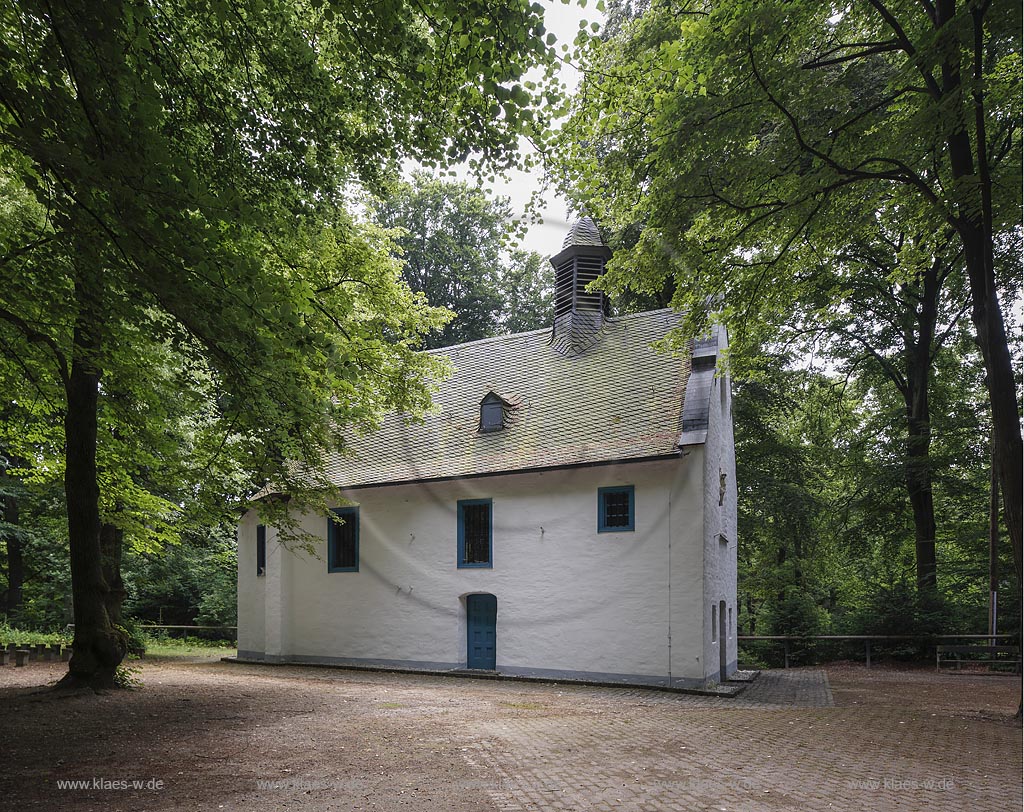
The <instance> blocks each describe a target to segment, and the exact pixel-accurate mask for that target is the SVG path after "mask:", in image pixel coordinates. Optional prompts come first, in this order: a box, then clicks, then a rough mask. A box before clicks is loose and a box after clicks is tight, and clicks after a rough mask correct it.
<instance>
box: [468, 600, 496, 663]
mask: <svg viewBox="0 0 1024 812" xmlns="http://www.w3.org/2000/svg"><path fill="white" fill-rule="evenodd" d="M497 620H498V599H497V598H496V597H495V596H494V595H490V594H487V593H480V594H475V595H467V596H466V630H467V634H468V636H467V639H466V668H478V669H481V670H484V671H494V670H495V669H496V667H497Z"/></svg>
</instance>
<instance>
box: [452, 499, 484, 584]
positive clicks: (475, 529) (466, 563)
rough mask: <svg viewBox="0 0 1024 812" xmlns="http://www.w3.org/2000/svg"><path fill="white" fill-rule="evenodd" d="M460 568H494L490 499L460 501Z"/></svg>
mask: <svg viewBox="0 0 1024 812" xmlns="http://www.w3.org/2000/svg"><path fill="white" fill-rule="evenodd" d="M458 511H459V561H458V565H459V568H460V569H461V568H464V567H490V566H492V563H491V562H492V559H491V552H492V549H491V547H492V538H493V533H492V528H491V500H490V499H462V500H460V501H459V507H458Z"/></svg>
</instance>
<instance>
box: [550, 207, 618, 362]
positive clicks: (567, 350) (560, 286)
mask: <svg viewBox="0 0 1024 812" xmlns="http://www.w3.org/2000/svg"><path fill="white" fill-rule="evenodd" d="M611 255H612V252H611V249H609V248H608V246H607V245H605V244H604V242H603V241H602V239H601V234H600V232H599V231H598V229H597V224H596V223H595V222H594V221H593V220H592V219H591V218H589V217H582V218H580V219H579V220H577V221H576V222H575V223H574V224H573V226H572V228H571V229H570V230H569V234H568V235H567V236H566V238H565V241H564V242H563V243H562V250H561V251H560V252H559V253H558V254H557V255H555V256H554V257H552V258H551V264H552V265H553V266H554V269H555V323H554V327H553V329H552V334H551V344H552V346H553V347H554V348H555V350H556V351H558V352H560V353H561V354H563V355H567V356H572V355H578V354H580V353H581V352H583V351H585V350H586V349H587V348H589V347H591V346H593V345H594V344H595V343H596V342H597V340H598V338H599V337H600V332H601V328H602V327H603V326H604V321H605V317H606V316H607V315H608V300H607V297H606V296H605V295H604V293H603V292H601V291H593V292H592V291H588V290H587V286H588V285H589V284H590V283H591V282H593V281H594V280H595V279H597V277H599V276H600V275H601V274H603V273H604V268H605V263H606V262H607V261H608V259H609V258H610V257H611Z"/></svg>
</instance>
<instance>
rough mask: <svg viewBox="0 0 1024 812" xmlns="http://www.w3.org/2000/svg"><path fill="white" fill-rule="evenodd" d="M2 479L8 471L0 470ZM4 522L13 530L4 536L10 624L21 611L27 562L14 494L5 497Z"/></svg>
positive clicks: (7, 606)
mask: <svg viewBox="0 0 1024 812" xmlns="http://www.w3.org/2000/svg"><path fill="white" fill-rule="evenodd" d="M0 479H7V480H8V481H10V477H9V476H8V475H7V471H6V470H5V469H3V468H0ZM3 511H4V522H5V523H6V524H8V525H10V526H11V529H10V530H8V531H7V532H6V533H5V534H4V540H5V542H6V544H7V596H6V600H5V610H6V613H7V621H8V623H11V622H14V621H16V620H17V616H18V612H19V611H20V610H21V601H22V586H23V585H24V583H25V561H24V558H23V557H22V551H21V535H20V531H19V530H18V523H19V516H18V498H17V497H16V496H14V495H13V494H12V493H6V494H5V495H4V503H3Z"/></svg>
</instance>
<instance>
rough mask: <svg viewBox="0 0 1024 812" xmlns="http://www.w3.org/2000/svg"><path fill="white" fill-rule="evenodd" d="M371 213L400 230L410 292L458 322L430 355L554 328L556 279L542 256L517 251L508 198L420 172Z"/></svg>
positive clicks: (432, 339)
mask: <svg viewBox="0 0 1024 812" xmlns="http://www.w3.org/2000/svg"><path fill="white" fill-rule="evenodd" d="M371 208H372V210H373V216H374V220H375V221H376V222H378V223H380V224H381V225H383V226H386V227H387V228H389V229H394V230H395V242H396V244H397V246H398V248H400V249H401V252H400V254H399V258H400V259H401V260H402V276H403V278H404V279H405V281H406V283H407V284H408V285H409V287H410V288H412V289H413V290H414V291H419V292H421V293H423V295H424V296H426V297H427V301H428V302H429V303H430V304H432V305H434V306H436V307H445V308H448V309H449V310H451V311H452V312H453V313H454V314H455V316H454V318H453V319H452V320H451V321H450V322H448V323H447V324H445V325H444V327H443V328H442V329H441V330H440V331H439V332H437V333H435V334H433V335H430V336H428V337H427V340H426V345H427V346H428V347H448V346H451V345H452V344H459V343H461V342H464V341H475V340H476V339H478V338H487V337H488V336H493V335H497V334H498V333H500V332H509V333H517V332H523V331H526V330H532V329H535V328H540V327H543V326H545V325H546V324H548V323H550V321H551V319H550V317H549V313H548V311H549V310H550V308H551V296H552V291H553V288H554V278H553V275H552V274H551V273H550V272H549V269H546V268H545V267H544V266H545V265H547V263H544V262H542V260H541V256H540V255H539V254H538V253H537V252H535V251H533V252H526V251H511V250H510V249H509V243H510V240H511V237H512V234H513V231H514V228H515V224H514V221H513V215H512V208H511V205H510V203H509V200H508V198H502V197H498V198H491V197H489V196H488V195H487V194H486V193H485V192H484V190H483V189H481V188H479V187H476V186H473V185H471V184H469V183H466V182H465V181H453V180H445V179H442V178H435V177H433V176H431V175H430V174H429V173H427V172H423V171H418V172H414V173H413V175H412V177H411V178H410V179H409V180H408V181H403V182H401V183H397V184H395V185H394V186H393V188H391V189H390V190H389V191H388V193H387V194H386V195H384V196H383V197H382V198H380V199H378V200H376V201H374V202H373V203H372V206H371Z"/></svg>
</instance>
